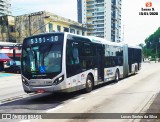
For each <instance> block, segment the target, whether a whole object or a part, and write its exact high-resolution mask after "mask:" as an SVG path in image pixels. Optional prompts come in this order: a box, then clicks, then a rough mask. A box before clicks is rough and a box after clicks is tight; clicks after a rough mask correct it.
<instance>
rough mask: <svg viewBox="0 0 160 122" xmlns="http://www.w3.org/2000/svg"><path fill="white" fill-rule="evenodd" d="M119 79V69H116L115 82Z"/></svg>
mask: <svg viewBox="0 0 160 122" xmlns="http://www.w3.org/2000/svg"><path fill="white" fill-rule="evenodd" d="M118 81H119V71H118V70H117V71H116V73H115V82H118Z"/></svg>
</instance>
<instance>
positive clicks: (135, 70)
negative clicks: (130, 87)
mask: <svg viewBox="0 0 160 122" xmlns="http://www.w3.org/2000/svg"><path fill="white" fill-rule="evenodd" d="M136 72H137V66H135V69H134V75H135V74H136Z"/></svg>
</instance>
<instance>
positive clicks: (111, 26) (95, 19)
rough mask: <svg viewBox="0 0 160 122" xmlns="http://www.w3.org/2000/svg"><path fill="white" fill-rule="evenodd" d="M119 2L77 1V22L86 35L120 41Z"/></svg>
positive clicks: (106, 0) (111, 0)
mask: <svg viewBox="0 0 160 122" xmlns="http://www.w3.org/2000/svg"><path fill="white" fill-rule="evenodd" d="M121 2H122V1H121V0H77V10H78V22H80V23H82V24H83V25H84V26H87V28H88V31H87V34H88V35H91V36H97V37H102V38H105V39H107V40H109V41H113V42H120V41H121Z"/></svg>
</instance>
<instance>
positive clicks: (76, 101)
mask: <svg viewBox="0 0 160 122" xmlns="http://www.w3.org/2000/svg"><path fill="white" fill-rule="evenodd" d="M81 99H84V97H80V98H77V99H75V100H72V101H73V102H77V101H79V100H81Z"/></svg>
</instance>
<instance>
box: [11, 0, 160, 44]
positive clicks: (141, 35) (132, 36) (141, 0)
mask: <svg viewBox="0 0 160 122" xmlns="http://www.w3.org/2000/svg"><path fill="white" fill-rule="evenodd" d="M146 2H152V8H154V10H155V12H158V15H139V12H141V8H146V6H145V3H146ZM43 10H45V11H49V12H52V13H55V14H57V15H60V16H63V17H66V18H68V19H71V20H75V21H77V0H12V14H13V15H22V14H27V13H32V12H37V11H43ZM121 23H122V24H121V26H122V32H121V33H122V41H123V40H124V42H125V43H129V44H132V45H138V44H140V43H144V40H145V39H146V38H147V37H149V35H151V34H152V33H154V32H155V31H156V30H157V29H158V27H160V0H122V19H121ZM123 33H124V36H123Z"/></svg>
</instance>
